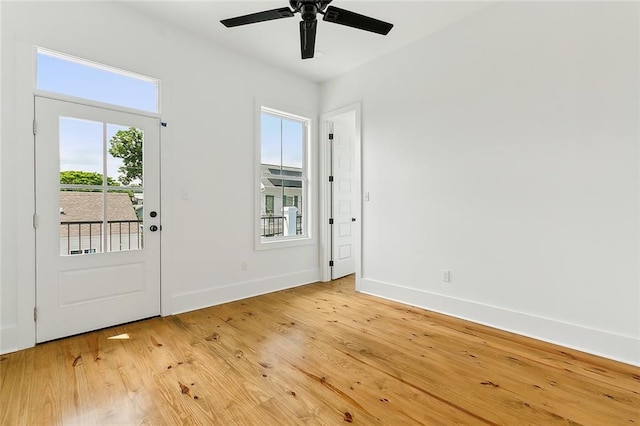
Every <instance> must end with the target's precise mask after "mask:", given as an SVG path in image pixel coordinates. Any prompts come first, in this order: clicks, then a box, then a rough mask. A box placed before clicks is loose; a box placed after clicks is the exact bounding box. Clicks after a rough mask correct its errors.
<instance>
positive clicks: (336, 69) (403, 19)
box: [122, 0, 492, 82]
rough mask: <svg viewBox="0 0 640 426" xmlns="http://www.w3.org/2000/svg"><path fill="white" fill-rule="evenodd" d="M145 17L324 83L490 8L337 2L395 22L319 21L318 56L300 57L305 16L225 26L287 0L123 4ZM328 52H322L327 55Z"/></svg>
mask: <svg viewBox="0 0 640 426" xmlns="http://www.w3.org/2000/svg"><path fill="white" fill-rule="evenodd" d="M122 4H123V5H126V6H127V7H132V8H135V9H137V10H139V11H141V12H143V13H144V14H145V15H148V16H151V17H154V18H156V19H158V20H160V21H162V22H165V23H170V24H172V25H174V26H176V27H179V28H181V29H182V30H184V31H188V32H191V33H194V34H196V35H198V36H200V37H204V38H206V39H208V40H211V42H213V43H216V44H218V45H220V46H223V47H226V48H227V49H230V50H233V51H236V52H240V53H243V54H245V55H248V56H251V57H253V58H255V59H257V60H259V61H261V62H264V63H267V64H270V65H273V66H275V67H278V68H280V69H284V70H287V71H289V72H292V73H295V74H297V75H301V76H303V77H305V78H308V79H311V80H314V81H318V82H322V81H325V80H328V79H330V78H332V77H335V76H337V75H339V74H342V73H344V72H346V71H349V70H351V69H353V68H355V67H357V66H359V65H361V64H364V63H366V62H368V61H371V60H372V59H374V58H377V57H379V56H382V55H384V54H386V53H388V52H391V51H393V50H395V49H398V48H400V47H402V46H404V45H406V44H408V43H411V42H412V41H415V40H418V39H420V38H422V37H424V36H426V35H428V34H431V33H433V32H436V31H438V30H439V29H441V28H444V27H446V26H448V25H451V24H453V23H455V22H457V21H460V20H461V19H464V18H465V17H467V16H469V15H471V14H473V13H476V12H478V11H480V10H481V9H483V8H485V7H487V6H489V5H490V4H492V3H490V2H484V1H470V2H462V1H416V0H414V1H381V0H378V1H364V0H335V1H334V2H333V3H332V6H336V7H340V8H342V9H348V10H351V11H353V12H357V13H360V14H363V15H368V16H371V17H374V18H377V19H381V20H383V21H387V22H391V23H392V24H394V27H393V29H392V30H391V32H390V33H389V35H387V36H381V35H378V34H374V33H369V32H366V31H360V30H356V29H353V28H349V27H345V26H342V25H336V24H332V23H328V22H324V21H322V20H320V19H319V20H318V32H317V36H316V57H315V58H313V59H306V60H304V61H303V60H302V59H300V35H299V28H298V25H299V24H298V22H299V21H300V15H299V14H296V15H295V17H293V18H286V19H280V20H275V21H268V22H261V23H257V24H252V25H246V26H241V27H235V28H226V27H224V26H223V25H222V24H221V23H220V20H221V19H225V18H232V17H235V16H239V15H245V14H249V13H254V12H259V11H263V10H269V9H276V8H280V7H285V6H288V5H289V2H288V0H275V1H274V0H261V1H244V0H235V1H186V0H183V1H180V0H178V1H141V2H123V3H122ZM321 52H322V53H324V54H322V53H321Z"/></svg>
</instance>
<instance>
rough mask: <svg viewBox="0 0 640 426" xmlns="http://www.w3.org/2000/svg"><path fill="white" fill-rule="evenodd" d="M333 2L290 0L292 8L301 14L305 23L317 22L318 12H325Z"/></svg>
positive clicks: (328, 0)
mask: <svg viewBox="0 0 640 426" xmlns="http://www.w3.org/2000/svg"><path fill="white" fill-rule="evenodd" d="M329 3H331V0H320V1H317V0H289V4H290V5H291V8H292V9H293V10H295V11H296V12H300V15H301V16H302V20H303V21H315V20H316V15H317V14H318V12H322V11H324V9H326V8H327V5H328V4H329Z"/></svg>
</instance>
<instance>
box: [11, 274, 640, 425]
mask: <svg viewBox="0 0 640 426" xmlns="http://www.w3.org/2000/svg"><path fill="white" fill-rule="evenodd" d="M353 287H354V282H353V277H347V278H345V279H340V280H335V281H332V282H330V283H317V284H312V285H308V286H302V287H297V288H294V289H289V290H284V291H280V292H277V293H272V294H267V295H263V296H259V297H255V298H250V299H246V300H242V301H238V302H233V303H227V304H224V305H220V306H214V307H211V308H206V309H201V310H198V311H193V312H188V313H185V314H180V315H175V316H170V317H165V318H154V319H150V320H146V321H140V322H135V323H130V324H124V325H120V326H117V327H112V328H109V329H104V330H98V331H95V332H92V333H87V334H84V335H79V336H73V337H70V338H67V339H61V340H58V341H54V342H49V343H45V344H41V345H37V346H36V347H35V348H32V349H28V350H25V351H20V352H16V353H12V354H7V355H3V356H0V424H2V425H5V424H6V425H58V424H64V425H94V424H95V425H133V424H145V425H178V424H184V425H187V424H188V425H192V424H202V425H212V424H213V425H278V426H280V425H302V424H309V425H337V424H349V423H352V424H363V425H364V424H372V425H373V424H384V425H413V424H415V425H419V424H425V425H432V424H518V425H520V424H536V425H539V424H545V425H546V424H594V425H604V424H606V425H628V424H639V423H640V408H639V407H640V368H638V367H635V366H631V365H627V364H622V363H618V362H615V361H611V360H607V359H603V358H599V357H596V356H593V355H589V354H584V353H581V352H579V351H575V350H571V349H567V348H562V347H559V346H555V345H551V344H548V343H545V342H540V341H537V340H534V339H529V338H526V337H523V336H518V335H515V334H513V333H509V332H505V331H501V330H496V329H492V328H489V327H484V326H480V325H477V324H473V323H470V322H467V321H463V320H460V319H455V318H451V317H447V316H445V315H441V314H437V313H434V312H429V311H425V310H422V309H418V308H415V307H410V306H407V305H402V304H399V303H395V302H392V301H388V300H383V299H379V298H376V297H373V296H369V295H364V294H359V293H356V292H355V291H354V288H353ZM114 337H119V338H117V339H114Z"/></svg>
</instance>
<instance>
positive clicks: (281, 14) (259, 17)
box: [220, 7, 293, 28]
mask: <svg viewBox="0 0 640 426" xmlns="http://www.w3.org/2000/svg"><path fill="white" fill-rule="evenodd" d="M292 16H293V11H292V10H291V9H289V8H288V7H282V8H280V9H272V10H265V11H264V12H258V13H251V14H249V15H244V16H237V17H235V18H229V19H223V20H222V21H220V22H221V23H222V25H224V26H225V27H227V28H230V27H237V26H240V25H247V24H255V23H256V22H264V21H271V20H273V19H280V18H291V17H292Z"/></svg>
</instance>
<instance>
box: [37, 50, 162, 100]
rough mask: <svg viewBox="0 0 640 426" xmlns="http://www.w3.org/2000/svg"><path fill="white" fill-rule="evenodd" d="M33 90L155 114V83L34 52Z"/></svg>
mask: <svg viewBox="0 0 640 426" xmlns="http://www.w3.org/2000/svg"><path fill="white" fill-rule="evenodd" d="M36 60H37V72H36V87H37V88H38V89H41V90H46V91H49V92H54V93H60V94H63V95H69V96H76V97H79V98H84V99H90V100H93V101H98V102H105V103H109V104H113V105H119V106H123V107H127V108H134V109H139V110H142V111H149V112H158V81H157V80H154V79H151V78H147V77H144V76H137V75H134V74H133V73H127V72H124V71H122V72H119V71H118V70H116V69H115V68H110V67H105V66H100V65H98V64H94V63H90V62H84V61H81V60H78V59H75V58H71V57H65V56H64V55H61V54H56V53H53V52H49V51H45V50H42V49H39V50H38V53H37V57H36Z"/></svg>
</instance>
